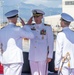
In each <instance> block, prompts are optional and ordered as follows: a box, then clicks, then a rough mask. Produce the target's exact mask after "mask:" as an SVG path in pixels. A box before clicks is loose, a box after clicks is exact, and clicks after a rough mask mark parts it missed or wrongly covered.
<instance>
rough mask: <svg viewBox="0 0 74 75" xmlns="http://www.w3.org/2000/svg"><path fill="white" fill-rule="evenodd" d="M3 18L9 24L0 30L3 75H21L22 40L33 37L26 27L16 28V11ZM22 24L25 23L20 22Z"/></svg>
mask: <svg viewBox="0 0 74 75" xmlns="http://www.w3.org/2000/svg"><path fill="white" fill-rule="evenodd" d="M5 16H6V17H7V19H8V22H9V23H8V24H7V26H5V27H4V28H2V29H1V30H0V44H1V48H2V50H3V53H2V58H3V60H2V64H3V67H4V75H21V71H22V66H23V54H22V38H28V39H32V38H34V35H33V33H32V32H31V29H30V28H29V27H28V26H23V28H20V27H17V26H16V22H17V18H18V10H11V11H9V12H7V13H6V14H5ZM21 21H22V19H21ZM22 24H25V23H24V22H23V21H22Z"/></svg>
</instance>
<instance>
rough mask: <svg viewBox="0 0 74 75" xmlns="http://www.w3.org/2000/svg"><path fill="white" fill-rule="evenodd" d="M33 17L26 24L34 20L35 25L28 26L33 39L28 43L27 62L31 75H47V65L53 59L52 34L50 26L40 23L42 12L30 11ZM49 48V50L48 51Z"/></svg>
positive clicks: (37, 10)
mask: <svg viewBox="0 0 74 75" xmlns="http://www.w3.org/2000/svg"><path fill="white" fill-rule="evenodd" d="M32 12H33V17H31V18H30V20H29V21H28V24H31V23H32V19H33V18H34V21H35V24H33V25H30V27H31V30H32V32H33V33H34V36H35V38H34V39H32V40H31V41H30V43H31V44H30V51H29V60H30V68H31V73H32V75H47V71H48V69H47V63H49V62H50V61H51V59H52V57H53V44H54V40H53V32H52V28H51V26H47V25H46V24H44V23H42V19H43V15H44V14H45V13H44V12H43V11H42V10H39V9H35V10H33V11H32ZM48 48H49V49H48Z"/></svg>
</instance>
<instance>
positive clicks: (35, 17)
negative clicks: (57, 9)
mask: <svg viewBox="0 0 74 75" xmlns="http://www.w3.org/2000/svg"><path fill="white" fill-rule="evenodd" d="M42 18H43V16H42V15H41V16H34V20H35V22H36V23H37V22H39V21H40V22H41V20H42Z"/></svg>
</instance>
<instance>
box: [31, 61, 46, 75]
mask: <svg viewBox="0 0 74 75" xmlns="http://www.w3.org/2000/svg"><path fill="white" fill-rule="evenodd" d="M30 68H31V75H47V67H46V61H30Z"/></svg>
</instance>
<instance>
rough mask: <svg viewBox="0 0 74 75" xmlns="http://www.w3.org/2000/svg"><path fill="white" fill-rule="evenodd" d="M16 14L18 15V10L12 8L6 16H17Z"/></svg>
mask: <svg viewBox="0 0 74 75" xmlns="http://www.w3.org/2000/svg"><path fill="white" fill-rule="evenodd" d="M16 15H18V10H11V11H9V12H7V13H6V14H5V16H6V17H8V18H10V17H13V16H16Z"/></svg>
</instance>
